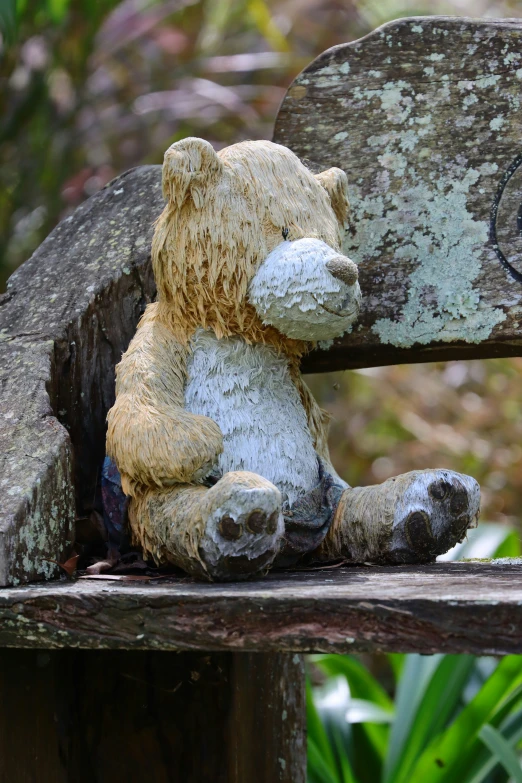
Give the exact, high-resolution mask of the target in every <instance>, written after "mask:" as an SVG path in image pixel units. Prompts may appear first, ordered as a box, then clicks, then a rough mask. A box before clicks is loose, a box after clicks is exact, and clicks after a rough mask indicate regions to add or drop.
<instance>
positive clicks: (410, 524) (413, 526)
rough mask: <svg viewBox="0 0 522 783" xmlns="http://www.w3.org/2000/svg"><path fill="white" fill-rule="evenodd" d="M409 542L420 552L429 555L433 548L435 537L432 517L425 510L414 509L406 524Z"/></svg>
mask: <svg viewBox="0 0 522 783" xmlns="http://www.w3.org/2000/svg"><path fill="white" fill-rule="evenodd" d="M405 533H406V539H407V541H408V544H409V545H410V546H411V548H412V549H413V550H414V551H415V552H417V553H418V554H420V555H422V554H425V555H428V554H429V553H430V552H431V550H432V549H433V545H434V539H433V533H432V530H431V524H430V518H429V516H428V514H427V513H426V512H425V511H413V512H412V513H411V514H410V515H409V517H408V519H407V520H406V524H405Z"/></svg>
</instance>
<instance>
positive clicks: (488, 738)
mask: <svg viewBox="0 0 522 783" xmlns="http://www.w3.org/2000/svg"><path fill="white" fill-rule="evenodd" d="M479 737H480V739H481V740H482V742H483V743H484V745H486V746H487V747H488V748H489V750H490V751H491V753H492V754H493V755H494V756H496V757H497V758H498V760H499V761H500V763H501V764H502V766H503V767H504V769H505V770H506V771H507V772H509V774H510V775H511V777H512V778H513V780H514V781H515V783H522V768H521V767H520V759H519V758H518V756H517V754H516V753H515V751H514V750H513V748H512V747H511V745H509V744H508V743H507V742H506V740H505V739H504V737H503V736H502V734H501V733H500V732H499V731H497V729H494V728H493V726H490V725H489V723H486V725H485V726H482V728H481V730H480V732H479Z"/></svg>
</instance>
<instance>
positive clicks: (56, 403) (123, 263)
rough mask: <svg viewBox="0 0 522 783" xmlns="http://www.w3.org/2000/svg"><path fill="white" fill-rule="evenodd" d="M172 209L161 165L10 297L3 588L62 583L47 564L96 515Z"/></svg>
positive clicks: (1, 432)
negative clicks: (155, 225) (101, 474)
mask: <svg viewBox="0 0 522 783" xmlns="http://www.w3.org/2000/svg"><path fill="white" fill-rule="evenodd" d="M162 203H163V202H162V197H161V169H160V167H159V166H158V167H154V166H149V167H142V168H140V169H137V170H134V171H131V172H128V173H127V174H125V175H123V176H122V177H119V178H118V179H117V180H114V181H113V182H112V183H110V184H109V185H108V186H107V187H106V188H105V189H104V190H103V191H101V192H100V193H98V194H97V195H96V196H94V197H93V198H91V199H89V201H87V202H86V203H85V204H83V205H82V206H81V207H79V209H78V210H77V211H76V212H75V213H74V214H73V215H72V216H71V217H69V218H67V219H66V220H64V221H63V222H62V223H61V224H60V225H59V226H58V227H57V228H56V229H55V230H54V231H53V232H52V233H51V234H50V236H49V237H48V238H47V239H46V240H45V242H44V243H43V244H42V245H41V246H40V248H38V250H37V251H36V252H35V253H34V255H33V256H32V258H31V259H30V260H29V261H27V262H26V263H25V264H23V266H22V267H21V268H20V269H19V270H18V271H17V272H15V274H14V275H13V276H12V277H11V278H10V280H9V283H8V289H7V293H6V294H4V295H3V297H2V298H1V299H0V382H1V386H2V397H1V400H0V452H1V476H0V497H1V504H0V584H2V585H6V584H17V583H18V582H23V581H27V580H30V579H41V578H45V577H49V576H50V575H52V574H53V573H55V566H54V565H53V564H52V563H49V562H48V560H47V559H48V558H50V559H55V560H59V559H60V558H61V557H63V556H64V555H66V554H67V553H68V550H69V549H70V547H71V544H72V541H73V536H74V521H75V517H76V516H77V515H81V514H82V513H85V511H86V510H88V509H89V508H90V507H92V504H93V502H94V498H95V492H96V485H97V471H98V468H99V465H100V464H101V460H102V458H103V453H104V440H105V416H106V413H107V410H108V408H109V407H110V405H111V404H112V402H113V400H114V365H115V363H116V362H117V361H118V360H119V358H120V356H121V353H122V351H123V350H124V349H125V348H126V347H127V345H128V342H129V340H130V338H131V337H132V334H133V333H134V330H135V328H136V323H137V321H138V318H139V316H140V315H141V312H142V311H143V308H144V305H145V303H146V302H148V301H150V300H151V298H152V297H153V296H154V293H155V291H154V283H153V278H152V273H151V268H150V244H151V239H152V220H153V215H154V214H157V213H158V212H159V211H160V210H161V206H162ZM73 454H74V456H73ZM75 489H76V497H75Z"/></svg>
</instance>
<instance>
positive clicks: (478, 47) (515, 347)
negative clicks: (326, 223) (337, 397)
mask: <svg viewBox="0 0 522 783" xmlns="http://www.w3.org/2000/svg"><path fill="white" fill-rule="evenodd" d="M521 36H522V28H521V26H520V24H518V23H517V22H516V21H515V20H487V21H486V20H482V21H481V20H477V21H475V20H470V19H452V18H445V17H430V18H412V19H401V20H398V21H396V22H392V23H390V24H387V25H385V26H384V27H382V28H380V29H378V30H376V31H374V32H373V33H371V34H370V35H369V36H366V38H363V39H361V40H360V41H355V42H353V43H349V44H344V45H341V46H336V47H334V48H333V49H330V50H328V51H327V52H324V53H323V54H322V55H320V56H319V57H318V58H317V60H315V62H313V63H312V64H311V65H310V66H308V67H307V68H306V69H305V70H304V71H303V72H302V73H301V74H300V75H299V76H298V77H297V79H296V80H295V82H294V84H293V85H292V86H291V87H290V89H289V91H288V93H287V96H286V98H285V100H284V101H283V104H282V106H281V109H280V112H279V115H278V119H277V123H276V129H275V140H276V141H278V142H280V143H282V144H285V145H287V146H289V147H290V148H291V149H292V150H293V151H294V152H296V153H297V154H298V155H299V156H301V157H303V158H307V159H309V160H311V161H312V162H313V163H314V164H316V165H317V166H320V167H322V168H324V167H326V166H339V167H340V168H342V169H344V170H345V171H346V172H347V174H348V180H349V194H350V201H351V207H352V216H351V230H349V231H348V232H347V234H346V237H345V245H344V250H345V252H346V254H347V255H348V256H350V257H351V258H352V259H353V260H354V261H356V262H357V264H358V266H359V275H360V282H361V289H362V293H363V310H362V313H361V317H360V319H359V326H358V327H355V328H354V329H353V330H352V332H351V333H350V334H347V335H345V336H344V337H343V338H341V339H339V340H336V341H335V344H334V346H333V347H332V348H331V349H330V350H329V351H328V353H326V352H323V354H324V355H323V356H321V354H320V353H319V352H318V353H316V354H315V355H314V356H311V357H309V359H308V360H307V366H308V367H309V368H310V369H328V368H330V369H331V368H332V366H335V367H337V368H341V367H348V366H361V365H362V364H363V360H364V359H366V363H367V364H388V363H394V362H397V361H401V359H402V361H415V360H416V361H422V360H427V359H428V360H429V359H430V358H433V359H436V358H456V357H458V356H463V357H476V356H492V355H513V354H516V353H520V351H521V350H522V339H521V334H520V328H519V322H520V312H521V306H522V283H521V279H522V277H520V278H517V276H516V274H515V275H514V274H513V271H517V270H518V271H520V270H521V269H522V260H521V259H522V240H521V239H520V236H521V234H520V225H518V224H517V218H518V214H519V206H520V195H519V194H520V190H519V187H518V183H519V178H520V176H521V175H520V173H519V171H518V165H519V164H520V159H519V157H518V156H520V136H521V130H522V115H521V113H520V86H521V79H522V67H521V66H522V55H521V54H520V41H521ZM517 163H518V165H517ZM509 169H513V170H512V171H511V174H512V176H511V177H510V178H509V181H506V182H505V183H504V184H505V187H504V188H503V189H502V190H501V192H499V188H500V186H501V184H502V182H503V181H504V180H505V179H506V177H505V174H506V172H507V171H508V170H509ZM495 204H496V206H495ZM518 223H520V218H518ZM501 255H504V256H505V258H506V261H507V263H504V262H503V261H502V258H501Z"/></svg>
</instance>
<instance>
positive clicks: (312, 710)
mask: <svg viewBox="0 0 522 783" xmlns="http://www.w3.org/2000/svg"><path fill="white" fill-rule="evenodd" d="M306 725H307V732H308V742H309V743H310V742H312V743H313V745H314V747H315V748H316V749H317V752H318V753H319V754H320V756H321V758H322V759H323V760H324V763H325V765H326V767H328V768H329V769H330V770H335V758H334V754H333V751H332V746H331V744H330V741H329V740H328V736H327V734H326V731H325V728H324V726H323V724H322V721H321V718H320V717H319V713H318V712H317V709H316V707H315V703H314V695H313V691H312V686H311V684H310V680H309V679H308V677H307V678H306ZM309 750H310V747H309Z"/></svg>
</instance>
